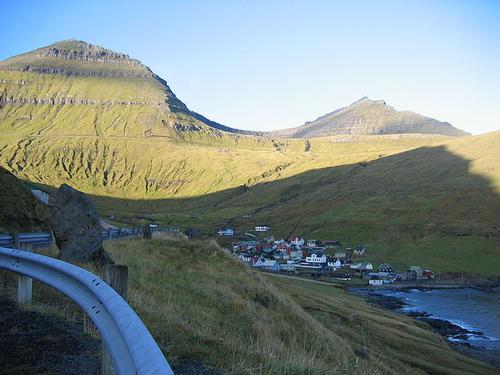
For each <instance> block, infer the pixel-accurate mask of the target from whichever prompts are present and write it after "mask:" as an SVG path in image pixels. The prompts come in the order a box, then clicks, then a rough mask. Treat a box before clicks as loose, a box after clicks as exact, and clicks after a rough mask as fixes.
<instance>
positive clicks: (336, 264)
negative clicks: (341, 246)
mask: <svg viewBox="0 0 500 375" xmlns="http://www.w3.org/2000/svg"><path fill="white" fill-rule="evenodd" d="M327 266H328V267H331V268H333V269H338V268H342V262H341V261H340V259H338V258H337V259H332V260H330V261H328V264H327Z"/></svg>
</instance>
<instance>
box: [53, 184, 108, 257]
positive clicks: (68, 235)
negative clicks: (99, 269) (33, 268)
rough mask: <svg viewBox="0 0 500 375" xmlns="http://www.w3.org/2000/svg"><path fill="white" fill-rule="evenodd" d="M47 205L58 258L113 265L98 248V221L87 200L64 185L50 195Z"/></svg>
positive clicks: (99, 230) (100, 240)
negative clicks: (49, 207)
mask: <svg viewBox="0 0 500 375" xmlns="http://www.w3.org/2000/svg"><path fill="white" fill-rule="evenodd" d="M50 203H51V206H52V207H51V213H52V217H51V221H52V228H53V230H54V237H55V240H56V244H57V246H58V247H59V257H60V258H61V259H63V260H67V261H75V262H84V263H89V262H94V263H95V264H97V265H99V266H102V265H104V264H108V263H114V262H113V260H112V259H111V258H110V257H109V255H108V254H107V253H106V251H105V250H104V248H103V246H102V230H101V225H100V218H99V214H98V213H97V210H96V208H95V206H94V204H93V203H92V201H91V200H90V198H88V197H87V196H86V195H85V194H83V193H82V192H80V191H78V190H75V189H73V188H72V187H70V186H68V185H65V184H64V185H61V186H60V187H59V189H58V190H57V192H56V193H55V194H53V195H52V196H51V200H50Z"/></svg>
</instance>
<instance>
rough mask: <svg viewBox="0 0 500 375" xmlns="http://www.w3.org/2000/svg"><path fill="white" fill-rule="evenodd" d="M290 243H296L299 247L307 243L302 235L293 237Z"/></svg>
mask: <svg viewBox="0 0 500 375" xmlns="http://www.w3.org/2000/svg"><path fill="white" fill-rule="evenodd" d="M290 243H291V244H292V245H295V246H297V247H304V244H305V243H306V242H305V240H304V239H303V238H302V237H301V238H299V237H295V238H292V240H291V241H290Z"/></svg>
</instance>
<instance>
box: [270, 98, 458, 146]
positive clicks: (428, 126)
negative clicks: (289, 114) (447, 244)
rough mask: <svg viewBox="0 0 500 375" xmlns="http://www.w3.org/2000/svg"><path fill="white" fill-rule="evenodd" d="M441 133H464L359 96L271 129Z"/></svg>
mask: <svg viewBox="0 0 500 375" xmlns="http://www.w3.org/2000/svg"><path fill="white" fill-rule="evenodd" d="M406 133H423V134H442V135H447V136H463V135H467V133H466V132H464V131H462V130H460V129H457V128H454V127H453V126H452V125H450V124H449V123H447V122H441V121H438V120H435V119H432V118H429V117H425V116H422V115H419V114H417V113H414V112H410V111H402V112H400V111H396V110H395V109H394V108H393V107H390V106H388V105H386V104H385V102H384V101H383V100H370V99H368V98H367V97H364V98H361V99H360V100H358V101H356V102H354V103H353V104H351V105H350V106H348V107H344V108H340V109H338V110H336V111H333V112H331V113H327V114H326V115H323V116H321V117H318V118H317V119H316V120H314V121H310V122H306V123H305V124H304V125H302V126H299V127H297V128H292V129H284V130H279V131H276V132H274V134H275V135H276V136H280V137H285V138H290V137H294V138H310V137H325V136H331V135H338V134H371V135H375V134H406Z"/></svg>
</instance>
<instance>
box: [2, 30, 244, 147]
mask: <svg viewBox="0 0 500 375" xmlns="http://www.w3.org/2000/svg"><path fill="white" fill-rule="evenodd" d="M0 109H1V112H0V132H4V133H9V134H12V133H17V132H19V131H20V130H21V131H22V133H23V134H30V135H35V134H36V135H37V136H41V135H44V134H50V135H51V136H53V135H54V134H55V133H57V134H59V135H64V134H80V135H89V136H100V135H107V136H133V137H137V136H141V137H150V136H152V135H153V136H154V135H159V136H173V137H175V136H176V135H177V134H182V133H192V132H207V133H210V134H213V133H214V132H215V133H217V132H218V131H224V132H229V133H238V134H253V132H245V131H240V130H237V129H233V128H230V127H226V126H223V125H221V124H218V123H216V122H214V121H211V120H209V119H207V118H205V117H204V116H202V115H200V114H198V113H195V112H193V111H191V110H189V108H188V107H187V106H186V105H185V104H184V103H183V102H182V101H181V100H179V99H178V98H177V97H176V95H175V94H174V93H173V91H172V90H171V89H170V87H169V86H168V84H167V82H166V81H165V80H163V79H162V78H160V77H159V76H157V75H156V74H155V73H153V72H152V71H151V70H150V69H149V68H148V67H147V66H145V65H143V64H142V63H141V62H140V61H139V60H136V59H132V58H130V57H129V56H128V55H126V54H124V53H119V52H114V51H111V50H109V49H106V48H103V47H100V46H96V45H92V44H90V43H86V42H83V41H77V40H68V41H62V42H58V43H55V44H52V45H50V46H47V47H43V48H39V49H37V50H35V51H31V52H27V53H24V54H21V55H18V56H14V57H12V58H9V59H7V60H4V61H2V62H0ZM167 129H169V131H166V130H167Z"/></svg>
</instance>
